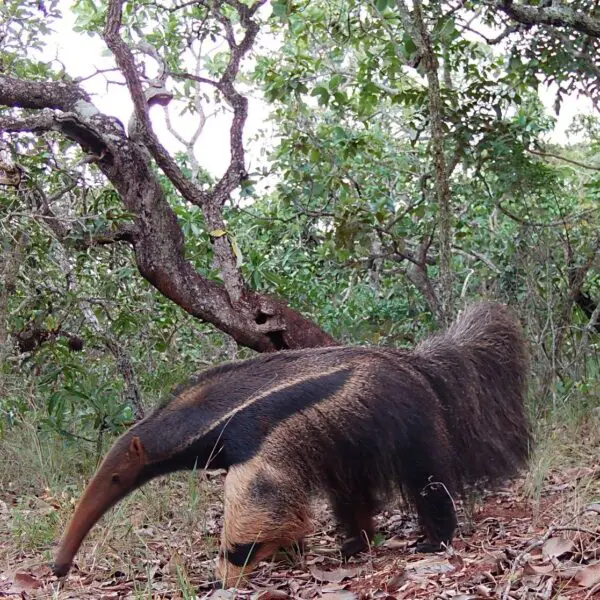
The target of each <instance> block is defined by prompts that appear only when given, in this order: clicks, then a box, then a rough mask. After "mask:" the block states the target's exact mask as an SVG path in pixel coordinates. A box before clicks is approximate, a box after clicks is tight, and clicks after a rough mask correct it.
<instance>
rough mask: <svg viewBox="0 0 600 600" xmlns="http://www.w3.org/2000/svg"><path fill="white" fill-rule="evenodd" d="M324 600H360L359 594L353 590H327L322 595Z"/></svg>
mask: <svg viewBox="0 0 600 600" xmlns="http://www.w3.org/2000/svg"><path fill="white" fill-rule="evenodd" d="M321 598H323V599H324V600H358V596H357V595H356V594H355V593H353V592H347V591H342V592H326V593H325V594H323V595H322V596H321Z"/></svg>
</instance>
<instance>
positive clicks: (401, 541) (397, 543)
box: [382, 535, 410, 549]
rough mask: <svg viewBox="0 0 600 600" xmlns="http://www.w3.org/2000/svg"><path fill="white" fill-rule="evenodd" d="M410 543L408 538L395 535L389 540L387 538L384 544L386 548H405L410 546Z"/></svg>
mask: <svg viewBox="0 0 600 600" xmlns="http://www.w3.org/2000/svg"><path fill="white" fill-rule="evenodd" d="M409 543H410V542H409V541H408V540H407V539H406V538H403V537H400V536H398V535H395V536H394V537H392V538H390V539H389V540H386V541H385V542H383V544H382V546H383V547H384V548H390V549H395V548H402V549H404V548H408V545H409Z"/></svg>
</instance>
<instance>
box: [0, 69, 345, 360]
mask: <svg viewBox="0 0 600 600" xmlns="http://www.w3.org/2000/svg"><path fill="white" fill-rule="evenodd" d="M0 105H3V106H8V107H11V108H27V109H38V110H40V112H39V113H37V114H33V115H30V114H19V113H18V111H17V112H16V113H9V114H8V115H5V116H2V117H0V128H3V129H4V130H5V131H11V132H34V133H38V132H44V131H56V132H59V133H60V134H62V135H63V136H65V137H67V138H69V139H71V140H74V141H75V142H77V143H78V144H80V145H81V146H82V147H83V148H84V149H86V150H88V151H92V152H94V153H95V154H96V155H97V157H98V158H97V165H98V167H99V168H100V170H101V171H102V172H103V174H104V175H105V176H106V177H107V179H108V180H109V181H110V182H111V183H112V185H113V186H114V187H115V189H116V190H117V192H118V194H119V196H120V198H121V200H122V202H123V204H124V206H125V207H126V209H127V210H128V211H129V212H130V213H131V214H132V215H133V220H134V222H133V225H134V226H135V230H136V235H135V237H134V238H133V245H134V251H135V256H136V260H137V265H138V269H139V271H140V273H141V274H142V276H143V277H144V278H145V279H147V280H148V281H149V282H150V283H151V284H152V285H153V286H154V287H155V288H156V289H158V290H159V291H160V292H161V293H163V294H164V295H165V296H166V297H168V298H170V299H171V300H173V301H174V302H175V303H176V304H178V305H179V306H181V307H182V308H183V309H184V310H186V311H187V312H188V313H190V314H191V315H193V316H195V317H197V318H199V319H202V320H204V321H207V322H209V323H212V324H214V325H215V326H216V327H217V328H219V329H220V330H221V331H223V332H225V333H227V334H229V335H230V336H232V337H233V338H234V339H235V340H236V341H237V342H238V343H239V344H242V345H245V346H248V347H250V348H253V349H255V350H258V351H272V350H276V349H282V348H299V347H308V346H322V345H329V344H332V343H334V340H333V339H332V338H331V337H330V336H329V335H327V334H326V333H325V332H323V331H322V330H321V329H319V327H317V326H316V325H315V324H314V323H312V322H311V321H309V320H308V319H306V318H305V317H303V316H302V315H300V314H298V313H296V312H295V311H293V310H291V309H290V308H289V307H288V306H287V305H286V304H285V303H283V302H280V301H277V300H275V299H273V298H270V297H268V296H265V295H261V294H257V293H255V292H253V291H251V290H249V289H247V288H244V289H243V291H242V295H241V297H240V298H239V300H235V299H232V297H231V295H230V294H229V292H228V290H227V289H226V287H225V286H224V285H222V284H220V283H219V282H217V281H213V280H210V279H207V278H205V277H203V276H202V275H201V274H200V273H198V272H197V271H196V270H195V268H194V267H193V265H192V264H191V263H190V262H189V261H188V260H187V259H186V258H185V250H184V237H183V233H182V231H181V228H180V226H179V224H178V222H177V218H176V216H175V214H174V212H173V210H172V209H171V207H170V206H169V203H168V202H167V199H166V196H165V193H164V190H163V189H162V187H161V185H160V183H159V180H158V178H157V175H156V173H155V172H154V170H153V169H152V164H151V159H150V156H149V154H148V152H147V151H146V150H145V149H144V147H142V146H141V145H140V144H139V143H137V142H136V141H135V140H131V139H130V138H128V137H127V135H126V133H125V131H124V130H123V127H122V126H121V124H120V123H119V122H118V121H116V120H115V119H113V118H111V117H108V116H106V115H103V114H101V113H100V112H99V111H98V110H97V109H96V107H95V106H94V105H93V104H92V103H91V102H90V100H89V98H88V96H87V95H86V94H85V93H84V92H83V91H82V90H79V89H78V87H77V86H76V85H73V84H69V83H63V82H47V83H38V82H28V81H23V80H20V79H17V78H13V77H8V76H6V75H0ZM44 108H46V109H48V108H50V109H52V110H41V109H44Z"/></svg>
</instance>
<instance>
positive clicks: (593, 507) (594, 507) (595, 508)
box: [585, 502, 600, 514]
mask: <svg viewBox="0 0 600 600" xmlns="http://www.w3.org/2000/svg"><path fill="white" fill-rule="evenodd" d="M585 510H589V511H591V512H597V513H599V514H600V502H592V504H589V505H588V506H586V507H585Z"/></svg>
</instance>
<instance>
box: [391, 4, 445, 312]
mask: <svg viewBox="0 0 600 600" xmlns="http://www.w3.org/2000/svg"><path fill="white" fill-rule="evenodd" d="M396 4H397V6H398V10H399V13H400V18H401V19H402V22H403V25H404V27H405V29H406V31H407V32H408V33H409V34H410V35H411V37H412V38H413V41H414V42H415V45H416V46H417V48H418V50H419V53H420V56H421V60H422V61H423V66H424V68H425V75H426V77H427V97H428V102H429V127H430V130H431V153H432V155H433V164H434V171H435V193H436V198H437V203H438V225H439V234H438V239H439V253H440V261H439V264H440V294H439V301H440V307H439V310H440V314H441V317H442V321H443V322H444V323H446V324H449V323H450V321H451V320H452V314H453V277H452V207H451V200H452V195H451V192H450V181H449V177H448V169H447V167H446V154H445V150H444V120H443V106H442V95H441V87H440V79H439V62H438V59H437V56H436V54H435V50H434V48H433V43H432V41H431V36H430V34H429V31H428V29H427V25H426V23H425V20H424V17H423V10H422V5H421V1H420V0H414V2H413V12H412V15H411V13H410V11H409V10H408V8H407V6H406V4H405V2H404V0H397V3H396Z"/></svg>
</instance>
